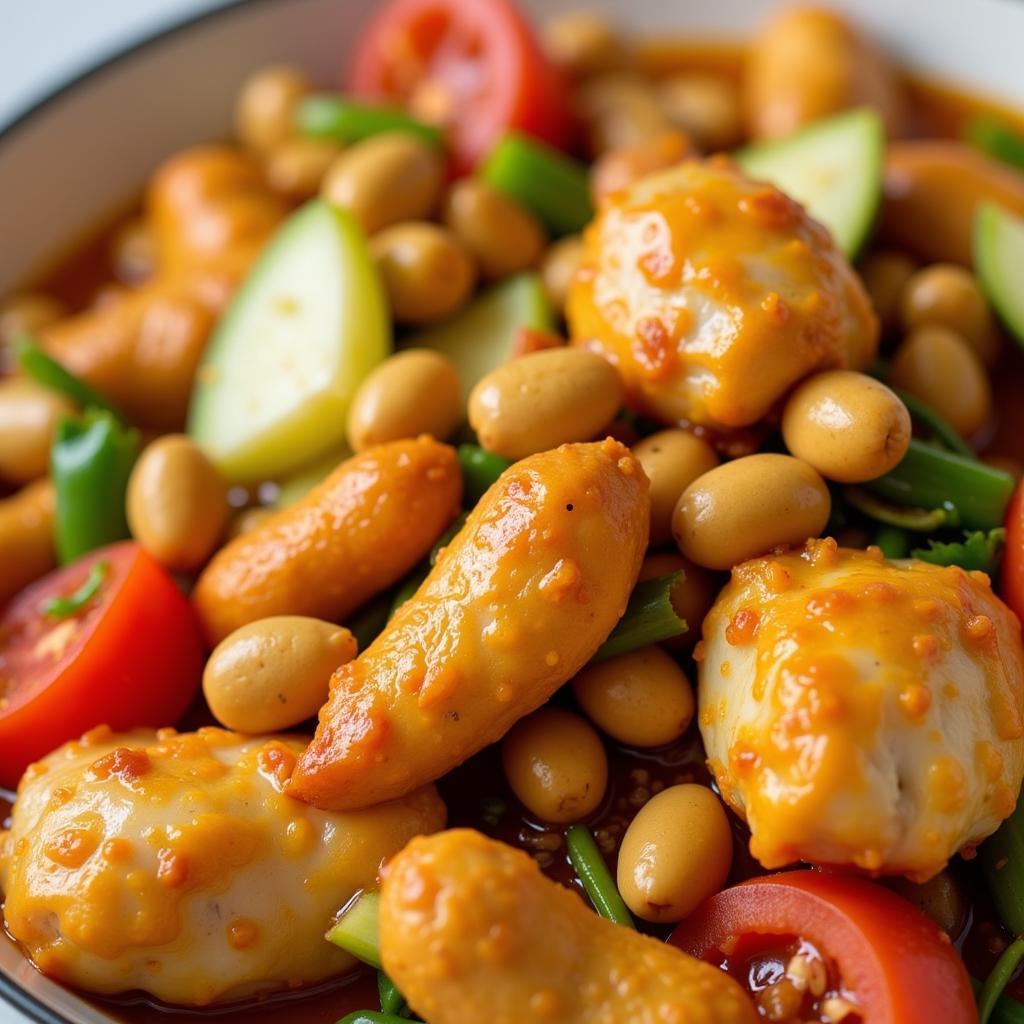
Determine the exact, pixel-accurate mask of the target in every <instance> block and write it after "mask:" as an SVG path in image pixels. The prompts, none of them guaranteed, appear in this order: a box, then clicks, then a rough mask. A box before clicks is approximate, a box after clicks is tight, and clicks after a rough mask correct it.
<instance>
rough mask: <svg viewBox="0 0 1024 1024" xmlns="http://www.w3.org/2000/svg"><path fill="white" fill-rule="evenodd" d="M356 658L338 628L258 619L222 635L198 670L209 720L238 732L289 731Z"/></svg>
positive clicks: (302, 620)
mask: <svg viewBox="0 0 1024 1024" xmlns="http://www.w3.org/2000/svg"><path fill="white" fill-rule="evenodd" d="M355 655H356V640H355V637H354V636H353V635H352V634H351V633H350V632H349V631H348V630H347V629H343V628H342V627H341V626H336V625H334V623H332V622H324V621H323V620H322V619H311V618H308V617H306V616H303V615H276V616H272V617H271V618H269V619H258V620H257V621H256V622H250V623H249V624H248V625H247V626H242V627H241V628H240V629H236V630H235V631H234V632H233V633H231V634H229V635H228V636H226V637H225V638H224V639H223V640H222V641H221V642H220V643H219V644H218V645H217V647H216V649H215V650H214V652H213V654H211V655H210V659H209V661H207V663H206V668H205V669H204V670H203V695H204V696H205V697H206V703H207V704H209V705H210V710H211V711H212V712H213V714H214V717H215V718H216V719H217V721H218V722H220V723H221V724H222V725H225V726H227V728H229V729H235V730H237V731H238V732H244V733H250V734H252V735H258V734H260V733H268V732H277V731H278V730H281V729H290V728H291V727H292V726H295V725H298V724H299V723H300V722H304V721H305V720H306V719H307V718H312V717H313V715H315V714H316V713H317V711H319V710H320V708H321V707H322V706H323V703H324V701H326V700H327V692H328V683H330V680H331V675H332V673H333V672H334V671H335V669H337V668H338V666H339V665H344V664H345V662H347V661H351V660H352V659H353V658H354V657H355Z"/></svg>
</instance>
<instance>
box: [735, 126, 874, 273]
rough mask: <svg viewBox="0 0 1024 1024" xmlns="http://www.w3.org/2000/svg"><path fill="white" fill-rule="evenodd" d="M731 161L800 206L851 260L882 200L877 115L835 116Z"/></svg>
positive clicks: (741, 153)
mask: <svg viewBox="0 0 1024 1024" xmlns="http://www.w3.org/2000/svg"><path fill="white" fill-rule="evenodd" d="M736 161H737V162H738V163H739V165H740V167H742V168H743V170H744V171H745V172H746V173H747V174H749V175H750V176H751V177H752V178H761V179H763V180H764V181H769V182H771V183H772V184H773V185H775V186H776V187H777V188H780V189H781V190H782V191H783V192H785V193H786V194H787V195H789V196H792V198H793V199H795V200H797V202H799V203H803V205H804V206H805V207H806V208H807V212H808V213H809V214H810V215H811V216H812V217H814V219H815V220H817V221H819V222H820V223H821V224H824V225H825V227H827V228H828V229H829V231H831V232H832V237H833V238H834V239H835V241H836V244H837V245H838V246H839V248H840V249H842V250H843V252H844V253H846V255H847V256H849V257H850V258H851V259H852V258H853V257H855V256H856V255H857V253H858V252H860V250H861V248H862V247H863V245H864V243H865V242H866V241H867V238H868V235H869V234H870V233H871V228H872V226H873V225H874V222H875V217H876V215H877V213H878V207H879V204H880V202H881V199H882V173H883V165H884V161H885V128H884V126H883V124H882V118H881V117H880V116H879V115H878V113H877V111H875V110H872V109H871V108H869V107H858V108H857V109H856V110H848V111H846V112H844V113H842V114H836V115H835V116H834V117H830V118H827V119H826V120H824V121H819V122H818V123H817V124H813V125H810V126H809V127H807V128H803V129H801V130H800V131H798V132H796V134H794V135H791V136H789V138H786V139H780V140H778V141H773V142H760V143H756V144H754V145H752V146H747V147H745V148H744V149H741V150H739V151H738V152H737V153H736Z"/></svg>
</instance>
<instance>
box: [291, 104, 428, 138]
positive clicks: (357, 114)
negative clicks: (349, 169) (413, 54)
mask: <svg viewBox="0 0 1024 1024" xmlns="http://www.w3.org/2000/svg"><path fill="white" fill-rule="evenodd" d="M295 127H296V128H297V129H298V132H299V134H300V135H306V136H309V137H311V138H316V139H330V140H332V141H335V142H341V143H345V144H349V143H352V142H359V141H360V139H368V138H370V137H371V136H373V135H379V134H381V133H382V132H406V133H408V134H410V135H415V136H416V137H417V138H418V139H422V140H423V141H424V142H426V143H428V144H429V145H431V146H436V147H438V148H440V147H441V145H442V136H441V130H440V129H439V128H438V127H436V125H432V124H425V123H424V122H423V121H417V120H416V119H415V118H413V117H410V116H409V115H408V114H406V113H403V112H402V111H401V110H395V109H394V108H391V107H377V106H369V105H367V104H365V103H356V102H354V101H352V100H350V99H348V98H347V97H345V96H338V95H336V94H333V93H318V94H317V95H314V96H307V97H306V98H305V99H304V100H302V102H301V103H299V106H298V109H297V110H296V112H295Z"/></svg>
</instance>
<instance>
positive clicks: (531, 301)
mask: <svg viewBox="0 0 1024 1024" xmlns="http://www.w3.org/2000/svg"><path fill="white" fill-rule="evenodd" d="M523 327H529V328H532V329H533V330H536V331H549V330H552V329H553V327H554V314H553V313H552V311H551V304H550V303H549V302H548V299H547V296H546V295H545V294H544V286H543V285H542V284H541V282H540V278H539V277H538V276H537V275H536V274H534V273H531V272H529V271H527V272H525V273H522V274H517V275H516V276H515V277H510V278H508V279H507V280H505V281H502V282H501V284H496V285H494V286H493V287H491V288H489V289H488V290H487V291H485V292H483V293H482V294H481V295H480V296H478V297H477V298H476V299H474V300H473V302H472V303H470V305H468V306H467V307H466V308H465V309H464V310H462V312H461V313H459V314H458V315H457V316H455V317H454V318H453V319H451V320H447V321H446V322H445V323H443V324H441V325H440V326H438V327H433V328H430V329H429V330H426V331H421V332H420V333H418V334H414V335H412V336H410V337H409V338H407V339H405V341H404V342H403V346H408V347H410V348H413V347H414V348H433V349H437V351H438V352H443V353H444V354H445V355H446V356H447V357H448V358H449V359H451V361H452V362H453V363H454V364H455V366H456V368H457V369H458V371H459V379H460V380H461V382H462V400H463V404H465V403H466V401H467V400H468V398H469V393H470V391H472V390H473V386H474V385H475V384H476V382H477V381H478V380H480V378H481V377H483V376H484V375H486V374H488V373H490V371H491V370H493V369H494V368H495V367H496V366H499V365H500V364H501V363H503V362H505V360H506V359H508V358H509V357H510V356H511V354H512V345H513V343H514V341H515V338H516V335H517V334H518V333H519V330H520V328H523Z"/></svg>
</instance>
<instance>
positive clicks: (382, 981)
mask: <svg viewBox="0 0 1024 1024" xmlns="http://www.w3.org/2000/svg"><path fill="white" fill-rule="evenodd" d="M377 994H378V995H379V996H380V1009H381V1013H396V1014H399V1015H400V1016H404V1014H402V1010H403V1009H404V1008H405V997H404V996H403V995H402V993H401V992H399V991H398V986H397V985H396V984H395V983H394V982H393V981H392V980H391V979H390V978H389V977H388V976H387V975H386V974H385V973H384V972H383V971H378V972H377Z"/></svg>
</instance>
